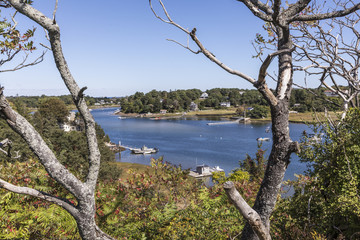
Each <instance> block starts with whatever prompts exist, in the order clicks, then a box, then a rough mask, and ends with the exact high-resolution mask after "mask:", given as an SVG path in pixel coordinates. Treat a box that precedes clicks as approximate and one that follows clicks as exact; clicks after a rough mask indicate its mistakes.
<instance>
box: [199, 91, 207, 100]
mask: <svg viewBox="0 0 360 240" xmlns="http://www.w3.org/2000/svg"><path fill="white" fill-rule="evenodd" d="M208 97H209V94H207V93H206V92H203V93H202V94H201V96H200V99H207V98H208Z"/></svg>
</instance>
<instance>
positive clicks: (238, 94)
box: [8, 88, 342, 113]
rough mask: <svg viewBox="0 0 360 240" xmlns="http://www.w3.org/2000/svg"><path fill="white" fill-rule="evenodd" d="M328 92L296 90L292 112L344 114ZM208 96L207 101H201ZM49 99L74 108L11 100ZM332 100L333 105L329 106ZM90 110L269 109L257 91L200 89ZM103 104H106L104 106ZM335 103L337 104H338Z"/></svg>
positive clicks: (118, 100) (94, 100) (91, 101)
mask: <svg viewBox="0 0 360 240" xmlns="http://www.w3.org/2000/svg"><path fill="white" fill-rule="evenodd" d="M325 91H326V88H313V89H309V90H306V89H299V88H295V89H293V91H292V93H291V98H290V109H291V110H293V111H297V112H308V111H313V110H315V111H319V112H321V111H324V109H325V108H326V109H327V110H330V111H337V110H341V105H342V99H341V98H339V97H336V96H335V97H334V96H332V97H328V96H326V95H325ZM203 93H207V94H208V97H207V98H202V99H201V98H200V97H201V95H202V94H203ZM49 98H59V99H60V100H62V101H63V102H64V103H65V104H66V105H72V104H73V100H72V98H71V96H70V95H60V96H46V95H41V96H12V97H8V99H9V100H10V101H11V102H14V103H15V102H18V101H20V102H22V103H24V104H25V105H26V107H28V108H38V106H39V104H40V103H41V102H42V101H45V100H46V99H49ZM329 100H331V101H332V102H333V103H331V102H329ZM86 101H87V104H88V105H89V106H94V105H96V104H98V105H113V104H115V105H118V104H120V106H121V111H122V112H123V113H148V112H151V113H159V112H160V110H167V112H169V113H175V112H182V111H190V110H191V107H190V105H191V103H192V102H193V103H195V104H196V105H197V107H198V109H199V110H204V109H226V108H227V107H224V106H221V103H227V102H228V103H230V106H231V107H233V108H239V107H259V106H263V107H268V103H267V102H266V100H265V99H264V98H263V96H262V95H261V94H260V93H259V92H258V91H257V90H255V89H239V88H213V89H208V90H206V91H202V90H200V89H195V88H194V89H187V90H174V91H172V90H169V91H157V90H151V91H150V92H147V93H143V92H136V93H134V94H132V95H129V96H126V97H92V96H86ZM100 103H102V104H100ZM334 103H335V104H334Z"/></svg>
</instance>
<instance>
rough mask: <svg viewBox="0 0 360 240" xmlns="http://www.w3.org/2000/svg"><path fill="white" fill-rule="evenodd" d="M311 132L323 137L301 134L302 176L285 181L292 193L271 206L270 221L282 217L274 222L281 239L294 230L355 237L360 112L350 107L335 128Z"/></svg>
mask: <svg viewBox="0 0 360 240" xmlns="http://www.w3.org/2000/svg"><path fill="white" fill-rule="evenodd" d="M314 132H315V136H318V137H319V136H321V137H322V140H321V141H316V138H315V140H314V137H313V135H308V134H306V133H305V134H304V139H303V149H302V153H301V154H300V157H301V160H302V161H304V162H307V163H308V164H309V169H308V172H307V175H306V176H302V175H299V176H298V179H297V180H295V181H288V182H287V184H288V185H290V186H292V187H293V188H294V191H295V193H294V195H293V196H292V197H290V198H287V199H284V200H283V201H281V203H280V204H279V206H278V208H277V210H276V214H275V216H274V219H282V220H277V221H275V222H276V227H277V230H276V233H277V234H279V235H280V234H282V237H283V238H282V239H289V238H292V236H295V234H298V236H302V237H299V238H298V239H310V238H311V237H312V236H311V235H310V233H311V232H313V233H314V232H315V233H317V234H320V235H322V236H325V237H326V238H327V239H344V238H346V239H351V237H353V238H356V237H357V236H358V234H359V232H360V227H359V222H360V195H359V190H360V179H359V176H360V162H359V160H358V159H359V155H360V139H359V133H360V110H359V109H351V110H350V111H349V112H348V114H347V116H346V118H345V120H344V122H342V123H341V124H340V125H339V126H337V127H335V128H334V127H333V126H330V125H324V126H322V127H319V126H317V127H315V128H314ZM285 217H286V218H285ZM285 229H287V230H288V229H291V231H285ZM290 233H291V234H293V235H292V236H290V235H289V234H290ZM294 239H296V238H294Z"/></svg>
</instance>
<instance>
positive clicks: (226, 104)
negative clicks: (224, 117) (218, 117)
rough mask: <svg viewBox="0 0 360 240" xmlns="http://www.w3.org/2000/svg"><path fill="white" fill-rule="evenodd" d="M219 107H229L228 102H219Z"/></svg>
mask: <svg viewBox="0 0 360 240" xmlns="http://www.w3.org/2000/svg"><path fill="white" fill-rule="evenodd" d="M220 107H230V102H221V103H220Z"/></svg>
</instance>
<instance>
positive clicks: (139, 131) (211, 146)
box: [92, 109, 308, 179]
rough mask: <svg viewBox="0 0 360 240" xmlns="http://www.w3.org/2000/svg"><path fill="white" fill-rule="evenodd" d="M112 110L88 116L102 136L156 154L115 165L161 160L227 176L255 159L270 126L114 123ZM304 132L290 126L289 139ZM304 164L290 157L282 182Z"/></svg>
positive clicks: (126, 157)
mask: <svg viewBox="0 0 360 240" xmlns="http://www.w3.org/2000/svg"><path fill="white" fill-rule="evenodd" d="M114 110H115V109H103V110H99V109H98V110H94V111H92V114H93V115H94V118H95V120H96V122H97V123H98V124H100V125H101V126H102V127H103V129H104V130H105V133H106V134H108V135H109V137H110V139H111V141H112V142H114V143H118V142H121V144H123V145H126V146H131V147H141V146H143V145H146V146H147V147H151V148H155V147H156V148H158V149H159V150H160V151H159V152H158V153H156V154H152V155H134V154H131V153H130V151H128V150H127V151H124V152H122V153H121V158H120V157H119V155H117V160H118V161H123V162H132V163H141V164H149V163H150V159H151V158H152V157H153V158H159V157H160V156H163V157H164V160H165V161H169V162H171V163H173V164H175V165H181V166H182V167H183V168H191V169H193V168H195V166H196V165H197V164H207V165H209V166H220V167H221V168H222V169H224V170H225V172H226V173H229V172H230V171H231V170H233V169H235V168H237V167H239V161H241V160H243V159H245V158H246V154H249V155H250V156H255V152H256V150H257V141H256V139H257V138H259V137H269V138H271V131H270V132H268V133H267V132H266V129H267V128H268V127H269V126H270V125H271V124H270V123H256V124H243V123H240V124H225V125H213V126H208V125H207V123H209V122H215V121H220V120H221V119H220V118H199V117H198V118H187V119H186V120H185V119H173V120H158V121H154V120H150V119H145V118H127V119H118V118H117V116H115V115H113V112H114ZM305 129H308V127H307V126H306V125H304V124H290V135H291V138H292V139H293V140H298V139H299V138H300V136H301V133H302V132H303V131H304V130H305ZM271 144H272V142H271V140H270V141H269V142H263V145H262V148H263V149H265V150H267V152H266V154H267V155H268V154H269V153H270V149H271ZM305 167H306V166H305V164H303V163H300V162H299V161H298V158H297V156H296V155H294V154H293V155H292V160H291V163H290V165H289V169H288V171H287V172H286V176H285V179H293V175H294V173H302V172H303V171H304V170H305Z"/></svg>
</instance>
